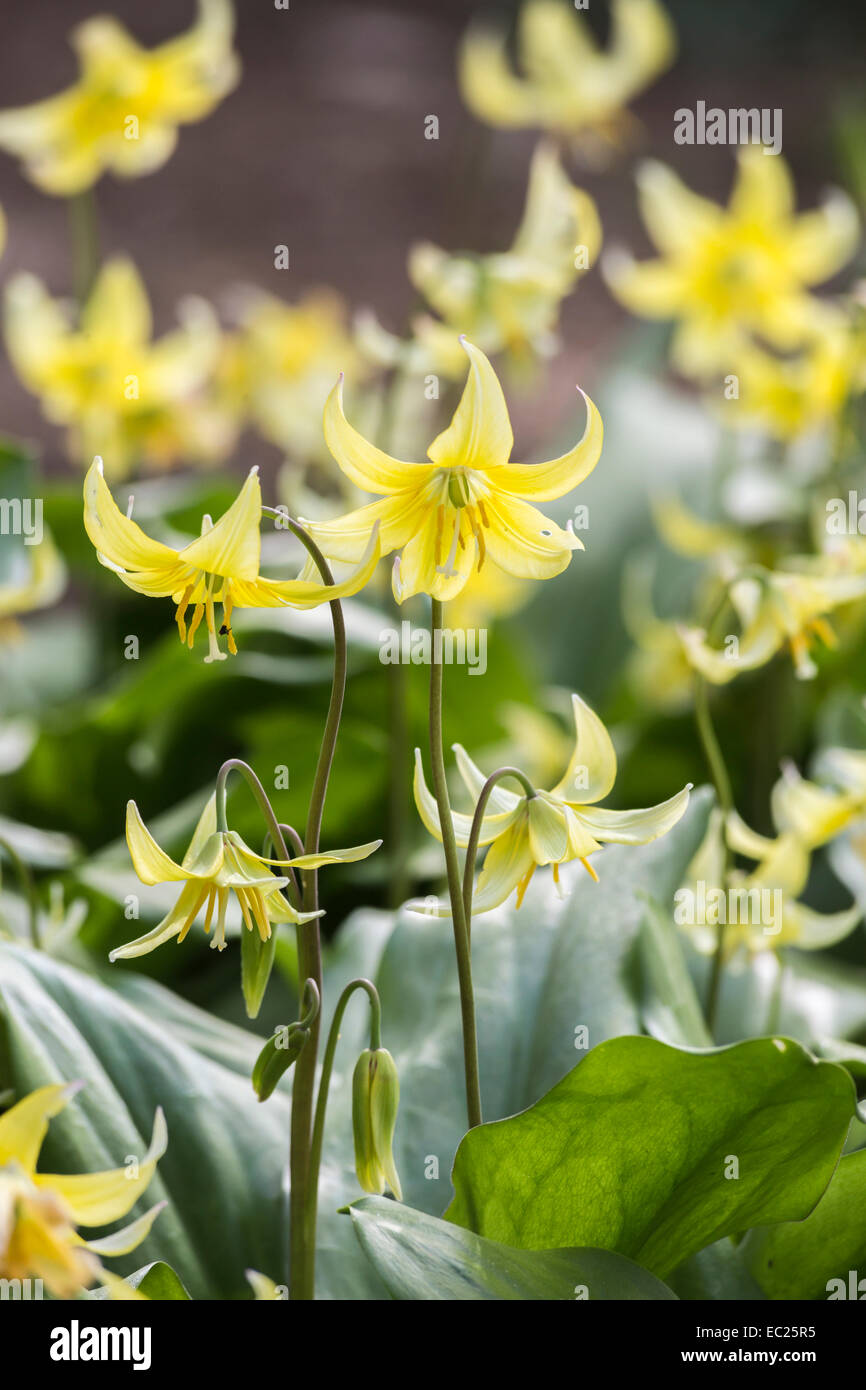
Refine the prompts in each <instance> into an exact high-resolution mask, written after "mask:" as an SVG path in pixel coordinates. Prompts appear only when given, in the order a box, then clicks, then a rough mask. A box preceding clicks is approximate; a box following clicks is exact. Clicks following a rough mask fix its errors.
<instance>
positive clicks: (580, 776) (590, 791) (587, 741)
mask: <svg viewBox="0 0 866 1390" xmlns="http://www.w3.org/2000/svg"><path fill="white" fill-rule="evenodd" d="M571 708H572V713H573V715H574V752H573V753H572V755H571V758H570V760H569V764H568V767H567V768H566V770H565V776H564V777H563V778H562V781H561V782H559V783H558V784H557V785H556V786H555V787H554V788H553V791H552V792H551V796H555V797H558V798H559V800H560V801H568V802H570V803H571V804H572V805H574V806H591V805H592V804H593V803H594V802H596V801H603V800H604V798H605V797H606V796H607V795H608V793H609V792H610V790H611V788H612V787H613V784H614V782H615V781H616V753H615V751H614V747H613V743H612V741H611V737H610V734H609V733H608V731H607V729H606V728H605V727H604V724H603V723H602V721H601V720H600V719H599V717H598V715H597V714H596V712H595V710H592V709H590V707H589V705H588V704H587V703H586V701H585V700H582V699H581V698H580V696H579V695H572V697H571Z"/></svg>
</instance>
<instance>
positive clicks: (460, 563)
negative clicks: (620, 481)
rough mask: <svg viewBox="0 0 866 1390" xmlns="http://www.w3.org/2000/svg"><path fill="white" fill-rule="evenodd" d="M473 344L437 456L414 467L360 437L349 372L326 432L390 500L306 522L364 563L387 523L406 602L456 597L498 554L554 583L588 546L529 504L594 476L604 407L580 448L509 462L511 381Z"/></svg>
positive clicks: (353, 471) (521, 573) (333, 400)
mask: <svg viewBox="0 0 866 1390" xmlns="http://www.w3.org/2000/svg"><path fill="white" fill-rule="evenodd" d="M463 347H464V349H465V351H466V353H467V354H468V356H469V377H468V380H467V383H466V387H465V389H464V391H463V395H462V397H461V399H460V403H459V405H458V407H457V409H456V411H455V413H454V417H453V419H452V421H451V424H450V425H449V427H448V428H447V429H446V430H444V431H443V432H442V433H441V434H440V435H438V436H437V438H436V439H434V441H433V443H432V444H431V445H430V448H429V449H428V450H427V456H428V458H429V459H430V462H429V463H403V462H401V461H400V460H399V459H395V458H391V457H390V455H388V454H386V453H383V452H382V450H381V449H377V448H376V447H375V446H374V445H372V444H370V443H369V442H368V441H367V440H366V439H365V438H364V437H363V436H362V435H361V434H359V433H358V431H357V430H355V429H354V428H353V427H352V426H351V425H350V424H349V422H348V420H347V419H346V416H345V415H344V413H343V404H342V379H341V380H340V381H338V383H337V385H336V386H335V387H334V390H333V391H332V392H331V395H330V396H329V398H328V402H327V405H326V406H325V439H326V441H327V444H328V447H329V449H330V450H331V452H332V454H333V455H334V458H335V459H336V460H337V463H338V464H339V465H340V467H341V469H342V470H343V472H344V473H345V474H346V475H347V476H348V477H349V478H350V479H351V480H352V482H354V483H356V484H357V485H358V486H359V487H362V488H365V489H366V490H367V491H370V492H376V493H379V494H381V495H382V500H381V501H379V502H373V503H371V504H370V505H368V506H366V507H361V508H359V509H358V510H356V511H353V512H349V513H348V514H347V515H346V516H343V517H339V518H338V519H337V520H335V521H329V522H322V523H321V524H316V523H305V525H308V529H309V531H310V533H311V535H312V536H313V538H314V539H315V540H316V541H317V542H318V544H319V545H320V546H321V548H322V550H323V551H324V553H325V554H326V555H327V556H328V557H329V558H333V559H335V560H344V561H349V562H352V563H357V561H358V559H359V556H360V554H361V552H362V550H363V549H364V546H365V545H366V544H367V543H368V540H369V536H370V530H371V528H372V527H373V526H374V525H375V524H376V523H377V522H378V523H379V525H380V527H381V531H380V541H381V548H382V554H383V555H387V554H389V553H390V552H391V551H399V552H400V555H399V560H398V562H397V563H396V564H395V566H394V570H393V575H392V587H393V590H394V595H395V597H396V598H397V600H398V602H402V601H403V600H404V599H407V598H410V597H411V596H412V595H413V594H418V593H425V594H430V595H432V597H433V598H435V599H440V600H446V599H449V598H454V597H455V596H456V595H457V594H459V593H460V591H461V590H462V589H463V587H464V585H465V584H466V582H467V580H468V579H469V576H470V575H471V574H472V572H473V571H474V570H476V569H480V568H481V566H482V565H483V563H484V559H485V556H487V555H489V556H490V558H491V559H492V560H493V561H494V563H495V564H497V565H498V566H499V567H500V568H501V569H503V570H505V571H506V573H507V574H511V575H514V576H516V577H517V578H521V579H548V578H551V577H552V576H553V575H556V574H560V573H561V572H562V571H563V570H564V569H565V568H566V566H567V565H568V563H569V561H570V559H571V552H572V551H573V550H582V549H583V545H582V543H581V541H580V540H579V539H578V538H577V536H576V535H575V534H574V532H573V531H571V530H563V529H562V528H561V527H559V526H557V525H556V523H555V522H553V521H550V520H548V518H547V517H546V516H544V515H543V513H542V512H540V511H538V510H537V508H535V507H533V506H532V505H530V502H527V501H524V500H522V499H524V498H529V499H531V501H538V502H545V501H550V500H551V499H552V498H554V497H561V496H562V495H563V494H564V493H566V492H570V491H571V489H572V488H574V487H576V486H577V484H578V483H580V482H582V481H583V480H584V478H586V477H587V476H588V474H589V473H591V472H592V470H593V468H594V467H595V465H596V463H597V462H598V458H599V455H600V453H601V443H602V423H601V416H600V415H599V413H598V411H597V409H596V407H595V406H594V405H593V403H592V401H591V400H590V399H589V397H588V396H584V400H585V402H586V409H587V423H586V429H585V431H584V435H583V438H582V439H581V440H580V442H579V443H578V444H577V445H575V447H574V448H573V449H572V450H570V452H569V453H567V454H564V455H563V456H562V457H561V458H558V459H554V460H553V461H552V462H550V463H539V464H518V463H509V461H508V459H509V455H510V453H511V448H512V444H513V442H514V441H513V437H512V433H511V423H510V420H509V418H508V409H507V407H506V404H505V397H504V396H503V394H502V387H501V386H500V384H499V381H498V380H497V377H496V373H495V372H494V370H493V368H492V366H491V365H490V363H489V361H488V360H487V358H486V357H485V355H484V353H483V352H481V350H480V349H479V348H477V347H475V346H474V345H473V344H472V343H470V342H468V341H466V340H465V339H464V340H463ZM578 389H579V388H578ZM581 394H583V393H582V392H581Z"/></svg>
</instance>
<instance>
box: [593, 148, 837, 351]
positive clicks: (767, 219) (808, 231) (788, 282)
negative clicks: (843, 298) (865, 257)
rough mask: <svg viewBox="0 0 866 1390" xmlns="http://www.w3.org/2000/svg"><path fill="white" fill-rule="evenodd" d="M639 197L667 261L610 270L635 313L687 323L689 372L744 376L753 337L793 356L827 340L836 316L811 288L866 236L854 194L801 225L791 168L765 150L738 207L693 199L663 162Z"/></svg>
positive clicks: (753, 163) (750, 159)
mask: <svg viewBox="0 0 866 1390" xmlns="http://www.w3.org/2000/svg"><path fill="white" fill-rule="evenodd" d="M638 189H639V194H640V205H641V213H642V216H643V219H644V222H645V224H646V228H647V231H648V232H649V235H650V237H651V239H652V241H653V242H654V243H655V245H656V247H657V248H658V250H659V252H660V253H661V254H660V258H659V259H658V260H652V261H644V262H642V263H641V264H638V263H637V262H635V261H633V260H632V259H631V258H630V257H629V256H628V255H626V254H625V253H623V252H619V253H613V254H611V255H609V256H608V257H607V258H606V259H605V262H604V267H603V268H604V270H605V272H606V275H607V278H608V281H609V283H610V285H611V288H612V289H613V291H614V293H615V294H616V295H617V297H618V298H619V299H620V300H621V301H622V303H623V304H625V306H626V308H628V309H630V310H631V311H632V312H633V313H635V314H640V315H641V316H643V317H645V318H660V319H677V320H679V325H678V327H677V330H676V333H675V335H674V339H673V344H672V348H671V353H672V358H673V361H674V364H675V365H676V367H677V369H678V370H679V371H681V372H683V373H684V374H685V375H686V376H696V377H701V376H707V375H710V374H714V373H715V372H716V371H718V370H721V371H726V372H737V370H738V363H739V361H740V353H741V352H742V351H743V349H744V348H745V347H747V346H748V344H749V343H750V342H751V339H752V336H753V335H757V336H758V337H760V338H762V339H764V340H766V342H768V343H769V344H770V345H772V346H774V347H777V348H780V349H782V350H790V349H792V348H796V347H799V346H801V345H802V344H803V343H805V342H806V341H807V340H808V339H809V337H810V336H811V335H812V333H813V332H817V331H819V330H820V328H821V326H822V323H823V322H824V317H825V314H826V312H827V311H826V308H825V306H823V305H821V303H820V302H819V301H817V300H816V299H814V298H813V297H812V296H811V295H810V294H809V293H808V287H809V286H811V285H817V284H820V283H821V282H822V281H823V280H827V279H828V278H829V277H830V276H831V275H834V274H835V272H836V271H837V270H838V269H839V268H840V266H842V265H844V264H845V262H846V261H847V260H848V259H849V258H850V256H851V255H852V253H853V251H854V249H855V247H856V245H857V240H858V235H859V223H858V218H857V213H856V210H855V208H854V205H853V203H852V202H851V201H850V199H849V198H847V197H846V196H845V195H844V194H843V193H834V194H833V195H832V196H831V197H830V198H829V200H828V201H827V202H826V203H825V204H824V206H823V207H822V208H820V209H818V210H816V211H813V212H808V213H803V214H801V215H799V216H797V215H795V212H794V190H793V185H792V182H791V176H790V173H789V171H788V168H787V165H786V164H785V163H784V161H783V160H782V159H781V157H780V156H778V155H776V156H773V155H765V154H764V152H763V150H762V148H761V147H759V146H755V145H749V146H744V147H743V148H742V149H741V150H740V153H739V156H738V165H737V176H736V180H735V183H734V188H733V192H732V194H731V199H730V203H729V204H728V207H727V208H721V207H719V206H718V205H717V204H716V203H713V202H711V201H710V200H709V199H707V198H703V197H700V196H699V195H698V194H696V193H692V192H691V190H690V189H688V188H687V187H686V186H685V184H683V183H681V181H680V180H679V178H678V177H677V175H676V174H675V173H674V172H673V170H672V169H669V168H667V167H666V166H665V165H663V164H659V163H658V162H656V161H655V160H650V161H647V162H646V163H645V164H644V165H643V166H642V168H641V171H640V173H639V176H638Z"/></svg>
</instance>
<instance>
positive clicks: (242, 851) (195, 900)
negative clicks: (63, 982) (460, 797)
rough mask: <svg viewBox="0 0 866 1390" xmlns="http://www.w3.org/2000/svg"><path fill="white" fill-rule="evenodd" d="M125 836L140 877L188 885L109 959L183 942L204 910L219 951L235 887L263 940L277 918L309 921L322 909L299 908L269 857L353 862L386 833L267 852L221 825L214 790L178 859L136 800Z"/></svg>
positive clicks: (302, 865) (306, 865) (310, 864)
mask: <svg viewBox="0 0 866 1390" xmlns="http://www.w3.org/2000/svg"><path fill="white" fill-rule="evenodd" d="M126 843H127V845H128V846H129V853H130V856H131V858H132V863H133V867H134V868H135V872H136V873H137V874H138V877H139V878H140V879H141V881H142V883H146V884H148V885H151V886H152V885H153V884H156V883H182V884H183V887H182V888H181V890H180V895H179V897H178V900H177V902H176V903H175V905H174V907H173V908H172V909H171V911H170V912H169V913H167V914H166V916H165V917H164V918H163V919H162V921H161V922H160V923H159V925H158V926H156V927H154V928H153V930H152V931H150V932H147V933H146V934H145V935H144V936H140V937H138V938H137V939H136V940H135V941H130V942H128V943H127V945H126V946H119V947H118V948H117V950H115V951H112V952H111V954H110V959H111V960H112V961H115V960H128V959H129V958H130V957H132V956H144V955H147V954H148V952H149V951H155V950H156V948H157V946H162V945H163V944H164V943H165V942H166V941H171V940H172V938H173V937H177V941H178V945H180V943H181V942H182V941H183V940H184V939H185V938H186V936H187V934H188V932H189V930H190V928H191V927H192V925H193V923H194V922H195V920H196V918H197V917H199V916H200V914H201V913H204V929H205V932H206V933H208V934H209V933H210V929H211V923H212V922H213V920H214V914H216V923H215V925H214V934H213V938H212V940H211V946H212V947H215V948H216V949H217V950H218V951H222V950H224V949H225V944H226V932H225V923H226V910H227V908H228V902H229V894H230V893H234V895H235V897H236V898H237V900H238V903H239V904H240V909H241V912H242V914H243V919H244V925H245V927H246V929H247V931H252V930H253V927H254V926H255V929H256V930H257V931H258V934H259V936H260V938H261V940H262V941H268V940H270V936H271V926H272V925H279V924H280V923H282V922H290V923H292V924H293V925H298V924H301V923H304V922H311V921H312V920H313V918H314V917H321V915H322V913H321V912H298V911H296V909H295V908H294V907H292V905H291V903H290V902H289V901H288V900H287V899H286V898H285V897H284V896H283V893H282V891H281V890H282V889H284V888H285V887H286V886H287V885H288V882H289V879H288V878H287V877H286V876H284V875H283V876H280V875H278V874H274V873H273V872H272V871H271V868H270V865H272V864H274V865H277V866H278V867H279V868H283V869H286V868H296V869H318V868H321V866H322V865H324V864H346V863H353V862H354V861H355V860H357V859H366V858H367V856H368V855H370V854H372V853H373V852H374V850H376V849H378V848H379V846H380V844H381V843H382V841H381V840H374V841H372V842H371V843H370V844H366V845H358V846H356V847H355V848H353V849H335V850H326V851H322V852H321V853H320V854H304V855H298V856H297V857H296V858H295V859H287V860H280V859H266V858H265V857H264V856H263V855H261V854H256V853H255V852H254V851H253V850H251V849H250V847H249V845H247V844H245V843H244V841H243V840H242V839H241V837H240V835H238V833H237V832H236V831H234V830H218V829H217V813H216V797H215V796H212V797H211V798H210V800H209V801H208V803H207V805H206V806H205V808H204V810H203V812H202V814H201V817H200V818H199V822H198V825H197V826H196V828H195V832H194V834H193V837H192V840H191V841H190V846H189V849H188V850H187V852H186V854H185V855H184V857H183V860H182V861H181V863H180V864H176V863H175V861H174V860H173V859H172V858H171V857H170V856H169V855H168V854H166V853H165V850H163V849H160V847H159V845H158V844H157V843H156V841H155V840H154V838H153V836H152V835H151V834H150V831H149V830H148V829H147V827H146V826H145V824H144V822H143V820H142V819H141V816H140V814H139V811H138V807H137V806H136V804H135V802H134V801H130V802H129V803H128V805H127V808H126Z"/></svg>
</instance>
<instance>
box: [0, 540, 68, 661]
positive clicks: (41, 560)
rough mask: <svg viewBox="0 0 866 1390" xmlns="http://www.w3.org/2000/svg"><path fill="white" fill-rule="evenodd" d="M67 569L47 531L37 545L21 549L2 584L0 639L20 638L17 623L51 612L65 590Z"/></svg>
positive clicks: (0, 594) (0, 585)
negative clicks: (30, 615) (19, 620)
mask: <svg viewBox="0 0 866 1390" xmlns="http://www.w3.org/2000/svg"><path fill="white" fill-rule="evenodd" d="M66 577H67V576H66V565H65V564H64V562H63V556H62V555H61V554H60V551H59V550H58V549H57V546H56V545H55V544H54V541H53V540H52V538H51V535H50V533H49V532H48V531H43V534H42V539H41V541H40V542H39V544H38V545H22V546H21V548H20V551H19V552H18V554H17V555H16V557H15V561H14V562H13V565H12V570H11V573H10V575H9V577H8V578H7V579H6V580H5V582H4V583H3V584H0V637H2V638H3V639H4V640H6V641H9V640H10V639H14V638H16V637H17V636H19V635H20V629H19V626H18V623H17V621H16V619H18V618H22V617H25V616H26V615H27V614H28V613H35V612H37V611H38V610H39V609H41V608H50V607H51V605H52V604H54V603H56V602H57V600H58V599H59V598H60V596H61V594H62V593H63V591H64V589H65V588H66Z"/></svg>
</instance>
